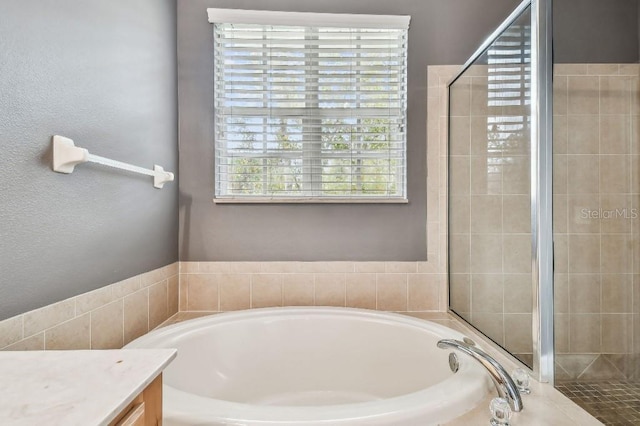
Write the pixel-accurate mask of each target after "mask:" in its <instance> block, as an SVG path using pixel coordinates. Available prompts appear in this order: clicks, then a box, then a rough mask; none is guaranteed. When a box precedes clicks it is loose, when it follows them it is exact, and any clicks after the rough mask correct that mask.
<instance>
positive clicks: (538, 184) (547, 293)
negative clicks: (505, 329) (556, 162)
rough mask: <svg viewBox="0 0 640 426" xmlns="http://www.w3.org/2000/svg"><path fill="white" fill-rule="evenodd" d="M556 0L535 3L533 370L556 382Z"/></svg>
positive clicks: (532, 166)
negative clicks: (554, 310)
mask: <svg viewBox="0 0 640 426" xmlns="http://www.w3.org/2000/svg"><path fill="white" fill-rule="evenodd" d="M551 1H552V0H533V1H532V7H531V68H532V70H533V73H532V78H531V99H532V103H531V106H532V116H531V141H532V144H531V230H532V234H531V235H532V239H531V247H532V260H531V266H532V270H531V271H532V286H533V309H532V313H533V317H532V337H533V371H534V374H535V375H536V376H537V378H538V380H539V381H541V382H550V383H552V384H553V381H554V355H555V354H554V338H553V321H554V316H553V315H554V314H553V297H554V294H553V57H552V7H551V6H552V5H551Z"/></svg>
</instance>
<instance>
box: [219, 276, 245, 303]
mask: <svg viewBox="0 0 640 426" xmlns="http://www.w3.org/2000/svg"><path fill="white" fill-rule="evenodd" d="M219 279H220V282H219V289H220V290H219V291H220V310H221V311H237V310H240V309H249V307H250V306H251V278H250V276H249V274H221V275H220V278H219Z"/></svg>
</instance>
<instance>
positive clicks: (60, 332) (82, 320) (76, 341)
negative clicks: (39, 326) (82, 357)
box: [44, 314, 91, 350]
mask: <svg viewBox="0 0 640 426" xmlns="http://www.w3.org/2000/svg"><path fill="white" fill-rule="evenodd" d="M90 326H91V319H90V314H84V315H82V316H79V317H77V318H74V319H72V320H69V321H67V322H64V323H62V324H60V325H57V326H55V327H53V328H50V329H48V330H46V331H45V333H44V334H45V336H44V341H45V349H46V350H70V349H90V348H91V339H90Z"/></svg>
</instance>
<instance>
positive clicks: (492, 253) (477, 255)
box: [452, 234, 502, 274]
mask: <svg viewBox="0 0 640 426" xmlns="http://www.w3.org/2000/svg"><path fill="white" fill-rule="evenodd" d="M470 247H471V248H470V260H469V265H470V270H471V273H481V274H491V273H498V272H502V235H500V234H486V235H484V234H483V235H479V234H472V235H471V238H470ZM453 258H454V256H453V255H452V259H453ZM456 272H457V271H456ZM460 272H464V271H460Z"/></svg>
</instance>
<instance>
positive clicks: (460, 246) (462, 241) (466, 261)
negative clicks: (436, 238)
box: [449, 234, 471, 274]
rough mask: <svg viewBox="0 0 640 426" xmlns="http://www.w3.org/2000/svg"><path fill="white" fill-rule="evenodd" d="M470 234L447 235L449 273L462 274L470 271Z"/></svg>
mask: <svg viewBox="0 0 640 426" xmlns="http://www.w3.org/2000/svg"><path fill="white" fill-rule="evenodd" d="M469 247H470V236H469V235H468V234H466V235H465V234H460V235H450V236H449V256H450V258H449V268H450V271H451V273H454V274H464V273H469V271H470V261H471V254H470V250H469Z"/></svg>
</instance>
